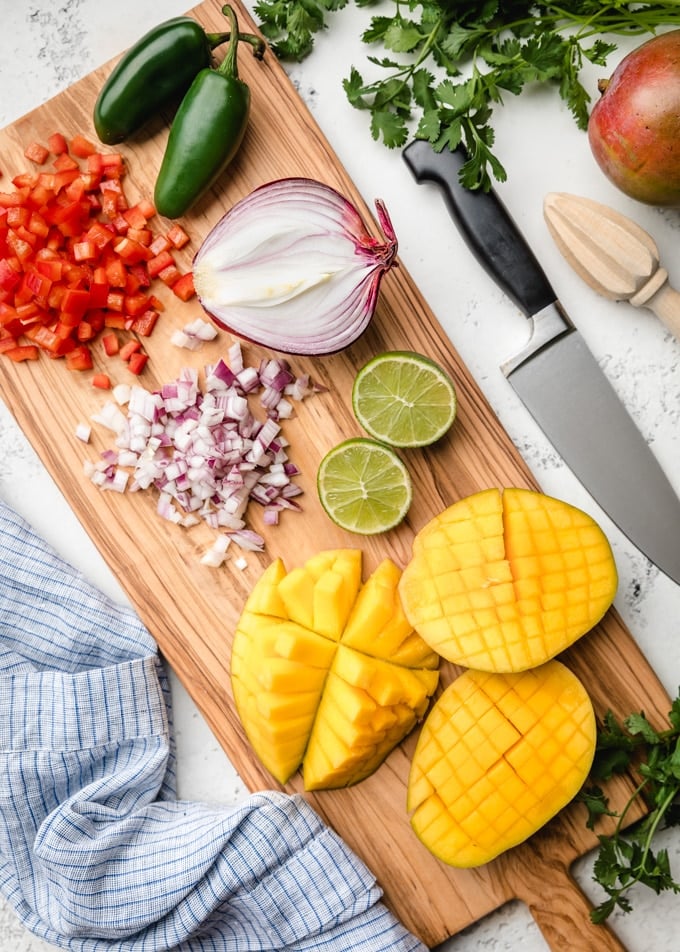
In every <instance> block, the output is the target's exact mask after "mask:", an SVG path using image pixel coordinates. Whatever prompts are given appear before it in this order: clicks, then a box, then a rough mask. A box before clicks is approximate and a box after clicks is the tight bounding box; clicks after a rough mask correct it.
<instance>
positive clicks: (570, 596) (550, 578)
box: [399, 489, 618, 672]
mask: <svg viewBox="0 0 680 952" xmlns="http://www.w3.org/2000/svg"><path fill="white" fill-rule="evenodd" d="M617 583H618V577H617V572H616V565H615V562H614V557H613V554H612V550H611V546H610V545H609V542H608V540H607V538H606V536H605V535H604V533H603V532H602V530H601V529H600V527H599V526H598V525H597V523H595V522H594V520H593V519H592V518H591V517H590V516H588V515H587V514H586V513H584V512H582V511H581V510H579V509H577V508H575V507H574V506H571V505H569V504H568V503H565V502H563V501H561V500H558V499H553V498H552V497H550V496H546V495H544V494H543V493H539V492H534V491H531V490H527V489H505V490H504V491H503V492H501V491H499V490H497V489H489V490H484V491H482V492H479V493H475V494H473V495H472V496H469V497H467V498H465V499H463V500H461V501H460V502H457V503H454V504H453V505H452V506H450V507H449V508H448V509H445V510H444V511H443V512H442V513H440V514H439V515H438V516H437V517H435V518H434V519H433V520H431V522H429V523H428V524H427V525H426V526H425V527H424V528H423V529H421V530H420V532H418V533H417V535H416V537H415V539H414V542H413V557H412V559H411V561H410V562H409V564H408V565H407V566H406V568H405V570H404V572H403V574H402V577H401V581H400V583H399V594H400V596H401V601H402V604H403V608H404V613H405V615H406V618H407V619H408V622H409V623H410V624H411V625H412V626H413V628H414V629H415V630H416V631H417V633H418V634H419V635H420V636H421V637H422V638H423V640H424V641H425V642H427V644H428V645H429V646H430V647H431V648H432V649H433V650H434V651H436V652H438V653H439V654H440V655H441V656H442V657H444V658H447V659H448V660H449V661H452V662H454V663H455V664H459V665H461V666H464V667H468V668H475V669H478V670H482V671H499V672H512V671H524V670H526V669H528V668H531V667H536V666H538V665H542V664H544V663H545V662H546V661H548V660H549V659H551V658H554V657H555V655H557V654H559V653H560V652H561V651H563V650H564V649H565V648H567V647H568V646H569V645H570V644H572V643H573V642H574V641H576V640H577V639H578V638H580V637H581V636H582V635H583V634H585V633H586V632H587V631H589V630H590V629H591V628H593V627H594V625H596V624H597V622H598V621H600V619H601V618H602V616H603V615H604V614H605V612H606V611H607V609H608V608H609V606H610V605H611V603H612V601H613V599H614V595H615V593H616V587H617Z"/></svg>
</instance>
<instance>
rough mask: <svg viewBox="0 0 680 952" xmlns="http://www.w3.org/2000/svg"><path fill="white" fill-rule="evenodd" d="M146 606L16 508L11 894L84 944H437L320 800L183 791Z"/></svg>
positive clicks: (10, 619) (5, 610)
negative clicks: (424, 935) (419, 930)
mask: <svg viewBox="0 0 680 952" xmlns="http://www.w3.org/2000/svg"><path fill="white" fill-rule="evenodd" d="M169 702H170V692H169V686H168V682H167V679H166V676H165V674H164V672H163V667H162V665H161V663H160V661H159V658H158V654H157V650H156V645H155V643H154V641H153V639H152V637H151V635H150V634H149V632H148V631H147V630H146V629H145V628H144V626H143V625H142V624H141V622H140V621H139V619H138V618H137V617H136V615H135V614H134V612H132V611H131V610H130V609H129V608H127V607H123V606H119V605H117V604H115V603H114V602H112V601H111V600H110V599H108V598H107V597H106V596H104V595H103V594H102V593H100V592H99V591H97V590H96V589H94V588H93V587H92V586H91V585H90V584H89V583H88V582H87V580H86V579H85V578H84V577H83V576H82V574H80V573H79V572H77V571H76V570H75V569H74V568H72V567H71V566H70V565H68V564H67V563H65V562H64V561H63V560H62V559H61V557H60V556H59V555H57V553H55V552H54V551H53V550H52V549H51V548H50V547H49V546H48V545H47V544H46V543H45V542H44V541H43V540H42V539H40V538H39V537H38V536H37V535H36V534H35V532H34V531H33V530H32V529H31V528H30V526H28V525H27V524H26V522H25V521H24V520H23V519H22V518H21V517H19V516H18V515H17V514H16V513H15V512H13V511H12V510H11V509H10V508H9V507H8V506H6V505H5V504H4V503H3V502H2V501H0V889H2V892H3V894H4V896H5V897H6V899H7V900H8V901H9V903H10V904H11V905H12V906H13V908H14V909H15V910H16V912H17V915H18V916H19V917H20V919H21V920H22V921H23V923H24V924H25V925H26V927H27V928H28V929H30V930H31V931H32V932H33V933H35V934H36V935H38V936H40V937H41V938H42V939H44V940H45V941H47V942H50V943H52V944H53V945H55V946H59V947H61V948H64V949H71V950H77V952H164V950H177V952H227V950H238V952H248V950H312V949H314V950H322V952H350V950H358V952H381V950H388V949H389V950H393V952H425V946H423V945H422V944H421V943H420V942H419V941H418V940H417V939H416V938H415V937H414V936H413V935H411V933H409V932H408V931H407V930H406V929H404V927H403V926H402V925H401V924H400V923H399V922H398V921H397V920H396V919H395V918H394V917H393V916H392V915H391V913H390V912H389V911H388V909H387V908H386V906H385V905H384V904H383V903H382V902H381V899H380V897H381V892H380V889H379V887H378V886H377V885H376V882H375V878H374V877H373V875H372V874H371V873H370V872H369V870H368V869H367V868H366V867H365V866H364V864H363V863H362V862H361V861H360V860H359V859H358V858H357V857H356V856H355V855H354V854H353V853H352V852H351V850H350V849H349V848H348V847H347V845H346V844H345V843H344V842H343V841H342V840H341V839H340V838H339V837H338V836H337V835H336V834H335V833H333V831H332V830H330V829H329V828H328V827H327V826H325V825H324V823H323V822H322V821H321V819H320V818H319V817H318V815H317V814H316V813H315V812H314V811H313V810H312V809H311V807H310V806H309V805H308V804H307V803H306V801H305V800H304V798H302V797H298V796H287V795H285V794H282V793H280V792H275V791H270V792H264V793H257V794H253V795H252V796H251V797H249V798H248V799H247V800H245V802H243V803H242V804H240V805H239V806H237V807H236V808H235V809H227V808H224V807H216V806H211V805H208V804H203V803H195V802H189V801H181V800H177V799H176V796H175V770H174V768H175V762H174V750H173V745H172V732H171V721H170V716H171V712H170V706H169Z"/></svg>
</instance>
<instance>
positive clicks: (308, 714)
mask: <svg viewBox="0 0 680 952" xmlns="http://www.w3.org/2000/svg"><path fill="white" fill-rule="evenodd" d="M400 578H401V571H400V570H399V569H398V568H397V566H396V565H395V564H394V563H393V562H391V560H385V561H384V562H383V563H381V564H380V565H379V566H378V568H377V569H376V570H375V572H374V573H373V574H372V575H371V576H370V577H369V578H368V579H367V580H366V582H365V584H363V585H362V556H361V550H353V549H341V550H331V551H327V552H320V553H318V555H316V556H314V557H313V558H312V559H310V560H308V561H307V562H306V563H305V564H304V565H303V566H301V567H298V568H294V569H292V570H291V571H286V568H285V566H284V564H283V562H282V560H281V559H277V560H275V562H273V563H272V564H271V565H270V566H269V567H268V568H267V569H266V570H265V572H264V573H263V575H262V576H261V577H260V579H259V581H258V582H257V584H256V585H255V587H254V588H253V591H252V592H251V594H250V596H249V598H248V600H247V602H246V605H245V607H244V610H243V612H242V614H241V618H240V619H239V622H238V625H237V629H236V632H235V635H234V642H233V648H232V661H231V681H232V689H233V694H234V701H235V704H236V709H237V711H238V714H239V717H240V719H241V723H242V724H243V728H244V730H245V732H246V735H247V737H248V739H249V741H250V743H251V745H252V747H253V749H254V751H255V753H256V754H257V756H258V757H259V759H260V761H261V762H262V764H263V765H264V766H265V767H266V768H267V770H268V771H269V772H270V773H271V774H272V775H273V776H274V777H275V778H276V779H277V780H278V781H279V782H280V783H286V782H287V781H288V780H289V779H290V778H291V776H292V775H293V774H294V773H295V772H296V771H297V770H298V769H299V768H300V767H302V772H303V779H304V784H305V787H306V789H309V790H311V789H322V788H332V787H341V786H347V785H349V784H353V783H357V782H358V781H359V780H363V779H364V778H365V777H367V776H368V775H369V774H371V773H372V772H373V771H374V770H376V769H377V767H378V766H379V765H380V764H381V763H382V761H383V760H384V759H385V757H386V756H387V755H388V754H389V752H390V751H391V750H392V749H393V748H394V747H395V746H396V745H397V744H398V743H399V742H400V741H401V740H402V739H403V738H404V737H405V736H406V734H408V733H409V731H410V730H411V729H412V728H413V727H414V726H415V724H416V723H418V721H420V720H421V719H422V717H423V716H424V714H425V711H426V710H427V706H428V702H429V698H430V697H431V696H432V694H433V693H434V691H435V688H436V686H437V683H438V679H439V673H438V670H437V667H438V663H439V657H438V656H437V654H436V653H435V652H433V651H432V649H431V648H429V647H428V646H427V645H426V644H425V643H424V642H423V640H422V639H421V638H420V637H419V636H418V635H417V634H415V633H414V631H413V629H412V627H411V625H410V624H409V623H408V622H407V620H406V618H405V615H404V612H403V609H402V607H401V602H400V599H399V597H398V593H397V586H398V584H399V579H400Z"/></svg>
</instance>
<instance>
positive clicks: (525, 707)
mask: <svg viewBox="0 0 680 952" xmlns="http://www.w3.org/2000/svg"><path fill="white" fill-rule="evenodd" d="M596 736H597V735H596V722H595V714H594V712H593V707H592V703H591V701H590V699H589V697H588V694H587V693H586V690H585V688H584V687H583V685H582V684H581V682H580V681H579V680H578V678H577V677H576V676H575V675H574V674H573V673H572V672H571V671H569V670H568V668H566V667H565V666H564V665H563V664H562V663H561V662H559V661H549V662H547V663H546V664H544V665H542V666H541V667H538V668H534V669H531V670H528V671H523V672H517V673H506V674H498V673H493V672H482V671H465V672H464V673H463V674H462V675H460V676H459V677H458V678H457V679H456V680H455V681H453V683H452V684H450V685H449V686H448V688H446V690H445V691H444V692H443V693H442V695H441V696H440V697H439V699H438V701H437V702H436V704H435V705H434V706H433V708H432V710H431V711H430V713H429V714H428V716H427V720H426V721H425V723H424V725H423V727H422V730H421V732H420V736H419V738H418V743H417V745H416V750H415V753H414V755H413V760H412V763H411V771H410V775H409V781H408V794H407V810H408V811H409V812H410V813H411V814H412V815H411V825H412V827H413V830H414V832H415V833H416V835H417V836H418V838H419V839H420V840H421V841H422V843H423V844H424V845H425V846H426V847H427V848H428V849H429V850H430V852H432V853H433V854H434V855H435V856H436V857H438V858H439V859H441V860H442V861H443V862H445V863H447V864H449V865H451V866H455V867H461V868H465V867H472V866H480V865H482V864H484V863H488V862H489V861H490V860H492V859H494V858H495V857H496V856H498V855H499V854H500V853H503V852H505V851H506V850H508V849H510V848H511V847H513V846H516V845H517V844H518V843H521V842H523V841H524V840H526V839H527V838H528V837H529V836H531V835H532V834H533V833H535V832H536V831H537V830H538V829H540V828H541V827H542V826H543V825H544V824H545V823H547V822H548V820H550V819H551V818H552V817H553V816H555V814H557V813H558V811H559V810H561V809H562V807H564V806H566V804H567V803H569V801H570V800H572V799H573V797H574V796H575V795H576V794H577V793H578V791H579V790H580V788H581V787H582V785H583V783H584V781H585V780H586V778H587V776H588V772H589V770H590V767H591V765H592V761H593V757H594V754H595V744H596Z"/></svg>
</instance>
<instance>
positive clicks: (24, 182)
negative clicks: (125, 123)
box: [0, 132, 195, 373]
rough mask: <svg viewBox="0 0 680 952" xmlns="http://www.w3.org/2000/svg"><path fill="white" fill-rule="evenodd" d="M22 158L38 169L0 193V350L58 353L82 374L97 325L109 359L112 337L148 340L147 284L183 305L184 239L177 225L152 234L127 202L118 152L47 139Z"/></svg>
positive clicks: (18, 356)
mask: <svg viewBox="0 0 680 952" xmlns="http://www.w3.org/2000/svg"><path fill="white" fill-rule="evenodd" d="M25 154H26V156H27V158H29V159H30V160H31V161H32V162H35V163H36V164H38V165H39V166H40V168H38V169H33V170H31V171H26V172H23V173H18V174H17V175H15V176H14V177H13V178H12V179H11V183H12V190H11V191H3V192H0V352H2V353H7V354H9V355H10V356H11V357H12V359H15V360H27V359H35V357H36V356H37V354H38V353H40V352H44V353H45V354H47V355H49V356H50V357H59V356H65V357H66V358H67V365H68V366H69V368H70V369H78V370H81V369H89V367H91V366H92V357H91V353H90V350H89V347H88V346H87V344H89V343H90V342H91V341H93V340H94V339H95V337H96V336H97V335H98V334H99V333H100V332H101V331H102V330H103V329H104V328H108V335H107V339H108V341H109V343H108V345H107V344H105V345H104V346H105V348H107V346H108V348H112V347H113V344H112V341H113V342H115V350H112V352H117V351H118V350H119V348H120V345H119V342H118V340H117V336H116V335H115V334H114V333H113V330H117V329H121V330H125V329H127V330H130V331H132V332H134V333H135V334H136V335H139V336H141V337H145V336H149V335H150V334H151V332H152V331H153V329H154V327H155V324H156V322H157V321H158V318H159V315H160V313H161V312H162V311H163V310H164V309H165V308H164V304H163V300H162V298H159V297H157V296H156V295H154V294H153V293H152V285H153V281H154V280H156V279H158V280H161V281H163V282H164V283H165V284H166V285H167V286H168V287H171V288H172V290H173V291H174V293H175V295H176V296H177V297H179V298H181V299H183V300H188V298H189V297H190V296H191V295H193V294H194V293H195V292H194V289H193V277H192V275H191V274H190V273H189V274H187V275H183V274H181V272H180V269H179V267H178V266H177V264H176V262H175V260H174V258H173V255H172V253H171V252H172V251H173V250H174V249H177V248H182V247H184V246H185V245H186V243H187V242H188V240H189V238H188V235H187V233H186V232H185V231H184V230H183V229H182V228H181V227H180V226H178V225H174V226H173V227H171V228H170V229H169V231H168V232H167V234H166V235H156V234H155V233H154V229H153V228H152V226H151V225H150V220H151V219H152V218H153V217H154V216H155V215H156V209H155V207H154V205H153V202H151V201H150V200H148V199H146V198H141V199H139V200H138V201H136V202H135V203H134V204H130V203H128V201H127V199H126V196H125V192H124V190H123V185H122V179H123V176H124V175H125V171H126V170H125V163H124V161H123V156H122V154H121V153H118V152H115V153H107V152H100V151H99V149H98V147H97V146H95V144H94V143H93V142H91V141H90V140H89V139H87V138H86V137H85V136H82V135H76V136H74V137H73V138H72V139H71V141H70V142H67V140H66V138H65V137H64V136H63V135H62V134H61V133H59V132H54V133H53V134H52V135H50V136H49V138H48V139H47V143H46V146H45V145H43V144H42V143H38V142H33V143H30V144H29V145H28V146H27V147H26V153H25ZM50 156H51V157H52V160H51V165H48V164H47V163H48V161H49V159H50ZM22 337H25V338H26V339H27V340H28V341H29V342H30V343H28V344H26V345H25V346H24V345H22V344H21V338H22ZM131 343H132V347H127V345H126V347H127V351H126V354H127V356H126V358H125V359H127V360H128V361H130V360H131V359H132V357H136V359H135V361H134V363H133V367H134V368H135V369H134V370H133V372H135V373H138V372H141V369H142V368H143V366H144V365H145V364H146V362H147V360H148V355H147V354H145V353H143V352H141V344H140V343H139V341H136V340H135V341H134V342H131ZM140 352H141V353H140ZM107 353H108V350H107Z"/></svg>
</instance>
